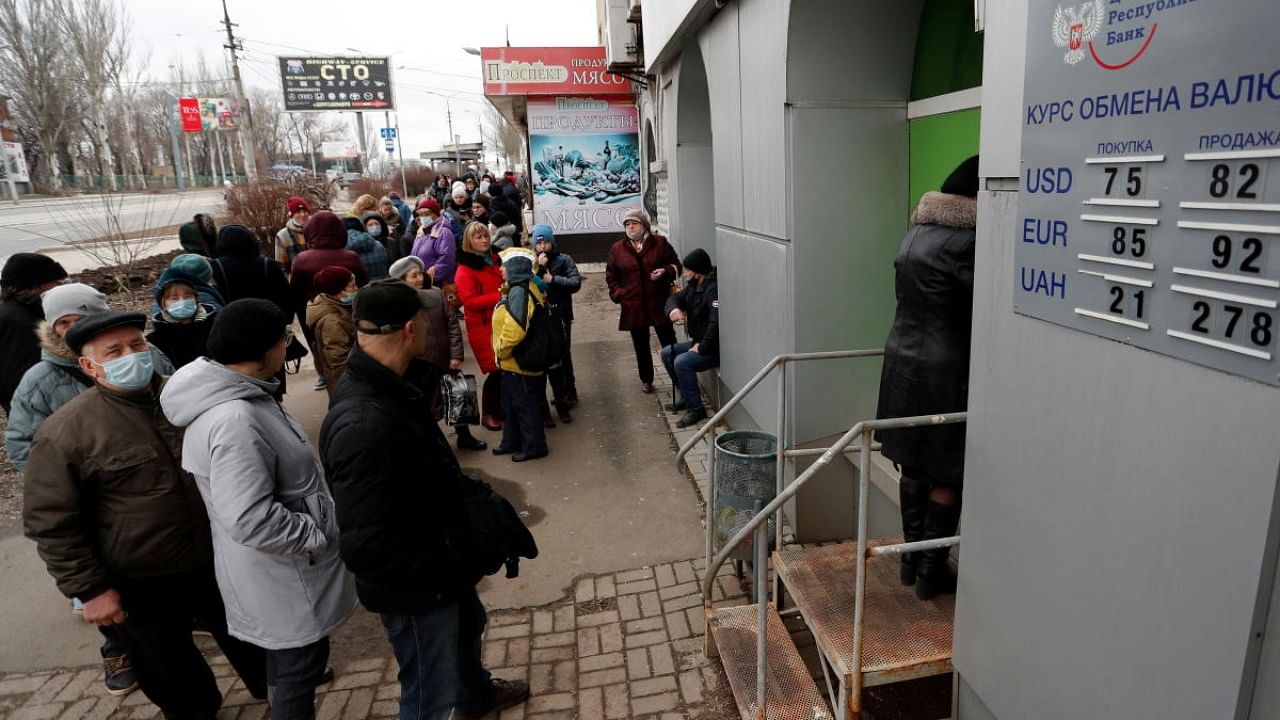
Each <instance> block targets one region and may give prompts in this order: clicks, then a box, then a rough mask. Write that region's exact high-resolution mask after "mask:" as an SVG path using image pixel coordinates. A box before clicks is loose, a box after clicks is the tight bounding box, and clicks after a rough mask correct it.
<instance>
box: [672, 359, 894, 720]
mask: <svg viewBox="0 0 1280 720" xmlns="http://www.w3.org/2000/svg"><path fill="white" fill-rule="evenodd" d="M883 355H884V349H883V348H875V349H864V350H829V351H819V352H805V353H784V354H782V355H775V356H774V358H773V359H772V360H770V361H769V363H768V364H767V365H765V366H764V367H762V368H760V370H759V371H758V372H757V373H756V374H755V375H754V376H753V377H752V378H751V379H750V380H749V381H747V384H746V385H744V386H742V388H741V389H740V390H738V392H737V393H735V394H734V396H733V397H732V398H730V399H729V402H727V403H725V404H724V405H723V406H721V407H720V409H719V410H717V411H716V413H715V414H714V415H712V416H711V418H710V419H709V420H707V422H705V423H703V425H702V427H700V428H698V429H697V430H696V431H694V433H693V436H692V437H690V438H689V439H688V440H687V441H685V443H684V445H682V446H680V450H679V451H678V452H676V460H675V462H676V467H680V463H681V462H682V461H683V460H684V459H685V456H686V455H688V454H689V451H690V450H692V449H693V448H694V446H695V445H697V444H698V442H699V441H700V440H702V438H703V437H704V436H706V435H707V433H710V434H711V443H710V444H711V446H712V447H711V458H710V460H711V462H710V467H709V468H708V477H709V480H708V483H707V484H708V486H709V488H708V495H709V498H708V502H707V507H708V519H707V533H706V547H705V557H706V560H707V565H708V566H710V565H711V560H712V558H711V549H712V542H711V536H712V534H713V533H714V532H715V519H714V515H713V514H714V511H715V506H716V483H715V476H716V452H715V437H716V436H715V429H716V426H717V425H719V423H720V421H721V420H723V419H724V417H725V416H726V415H728V414H729V411H730V410H732V409H734V408H735V407H737V406H738V405H739V404H740V403H741V402H742V400H743V398H745V397H746V396H747V395H748V394H750V393H751V391H752V390H754V389H755V388H756V386H758V385H759V384H760V383H761V382H763V381H764V379H765V378H766V377H768V376H769V373H771V372H773V369H774V368H778V418H777V421H778V424H777V428H778V438H777V445H778V460H779V462H777V463H775V465H776V472H775V476H774V492H775V493H776V494H781V493H782V490H783V487H782V481H783V477H784V469H785V468H784V464H785V462H786V460H787V458H788V456H789V452H790V451H789V450H788V449H787V444H786V413H787V363H791V362H805V361H809V360H839V359H844V358H862V357H881V356H883ZM759 515H763V512H762V513H760V514H758V516H759ZM756 527H757V528H758V530H757V531H756V533H757V536H758V537H757V542H756V547H755V553H754V555H755V563H754V565H755V568H754V569H755V580H754V583H753V584H754V586H755V595H756V605H757V617H756V622H757V625H758V631H759V634H758V636H757V639H756V653H757V654H756V660H757V662H756V714H757V716H758V718H759V719H760V720H764V716H765V663H764V659H765V653H766V645H767V643H766V637H765V634H766V633H765V631H766V625H767V623H768V614H767V604H768V601H769V590H768V588H767V585H766V582H765V580H766V576H767V567H768V526H760V525H759V523H757V524H756ZM775 528H776V540H777V544H778V545H779V546H781V545H782V523H780V522H779V523H776V524H775ZM741 542H742V538H741V537H739V538H736V541H735V542H734V543H732V544H731V549H732V547H736V546H737V545H738V544H739V543H741ZM723 564H724V560H723V558H722V559H721V560H720V562H719V563H717V564H716V570H717V571H719V569H720V566H721V565H723ZM707 577H708V579H707V580H706V582H704V585H703V597H704V601H705V602H706V603H707V607H708V608H710V607H711V591H710V583H711V578H714V577H715V573H712V574H710V575H708V576H707ZM707 640H708V642H709V641H710V635H709V634H708V637H707ZM823 669H824V672H825V667H824V668H823Z"/></svg>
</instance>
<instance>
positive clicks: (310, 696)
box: [266, 638, 329, 720]
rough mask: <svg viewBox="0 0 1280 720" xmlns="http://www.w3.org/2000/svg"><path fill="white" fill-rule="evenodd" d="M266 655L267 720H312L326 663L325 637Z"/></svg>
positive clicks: (327, 640) (327, 657)
mask: <svg viewBox="0 0 1280 720" xmlns="http://www.w3.org/2000/svg"><path fill="white" fill-rule="evenodd" d="M266 652H267V694H268V696H269V700H270V701H271V720H312V718H314V717H315V716H316V686H317V685H319V684H320V680H321V678H323V677H324V669H325V667H326V666H328V664H329V638H322V639H320V640H317V641H315V642H313V643H311V644H310V645H303V646H302V647H299V648H286V649H283V650H267V651H266Z"/></svg>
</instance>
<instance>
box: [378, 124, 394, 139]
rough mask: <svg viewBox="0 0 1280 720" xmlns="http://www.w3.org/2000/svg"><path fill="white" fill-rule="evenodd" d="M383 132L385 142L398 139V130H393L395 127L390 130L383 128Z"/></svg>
mask: <svg viewBox="0 0 1280 720" xmlns="http://www.w3.org/2000/svg"><path fill="white" fill-rule="evenodd" d="M381 130H382V139H383V140H394V139H395V137H396V129H395V128H393V127H389V128H382V129H381Z"/></svg>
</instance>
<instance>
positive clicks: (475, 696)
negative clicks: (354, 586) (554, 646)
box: [382, 588, 492, 720]
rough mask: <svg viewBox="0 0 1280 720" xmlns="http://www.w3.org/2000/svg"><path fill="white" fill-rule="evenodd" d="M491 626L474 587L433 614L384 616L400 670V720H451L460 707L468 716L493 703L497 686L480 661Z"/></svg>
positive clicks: (383, 624) (383, 619)
mask: <svg viewBox="0 0 1280 720" xmlns="http://www.w3.org/2000/svg"><path fill="white" fill-rule="evenodd" d="M486 621H487V617H486V615H485V611H484V605H483V604H482V603H481V602H480V596H479V595H477V594H476V591H475V589H474V588H472V589H470V590H469V591H467V592H466V593H465V594H464V595H463V597H461V598H459V599H458V601H457V602H454V603H450V604H448V605H445V606H443V607H439V608H436V609H434V610H430V611H427V612H423V613H417V614H411V615H410V614H391V613H383V615H382V626H383V627H385V628H386V629H387V639H388V640H390V641H391V649H392V651H393V652H395V655H396V662H397V663H398V664H399V666H400V675H399V678H400V720H447V718H448V717H449V713H450V711H451V710H452V709H453V707H454V706H455V705H456V706H457V707H458V708H459V709H461V710H463V711H466V710H467V709H468V708H476V707H478V706H480V705H482V704H483V703H484V702H485V701H486V700H488V696H489V693H490V692H491V691H492V690H491V688H492V685H491V684H490V679H489V671H487V670H485V669H484V664H483V663H482V662H481V659H480V640H481V636H482V635H483V634H484V626H485V622H486Z"/></svg>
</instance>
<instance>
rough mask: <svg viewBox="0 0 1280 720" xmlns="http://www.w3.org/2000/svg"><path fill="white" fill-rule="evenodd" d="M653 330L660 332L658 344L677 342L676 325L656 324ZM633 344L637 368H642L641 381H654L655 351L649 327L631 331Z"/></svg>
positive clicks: (666, 344)
mask: <svg viewBox="0 0 1280 720" xmlns="http://www.w3.org/2000/svg"><path fill="white" fill-rule="evenodd" d="M653 331H654V332H656V333H657V334H658V344H659V345H661V346H662V347H666V346H668V345H675V344H676V329H675V326H674V325H655V326H654V327H653ZM631 346H632V347H633V348H635V351H636V368H637V369H639V370H640V382H642V383H652V382H653V352H652V351H651V350H650V349H649V327H648V326H645V327H640V328H635V329H634V330H632V331H631Z"/></svg>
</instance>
